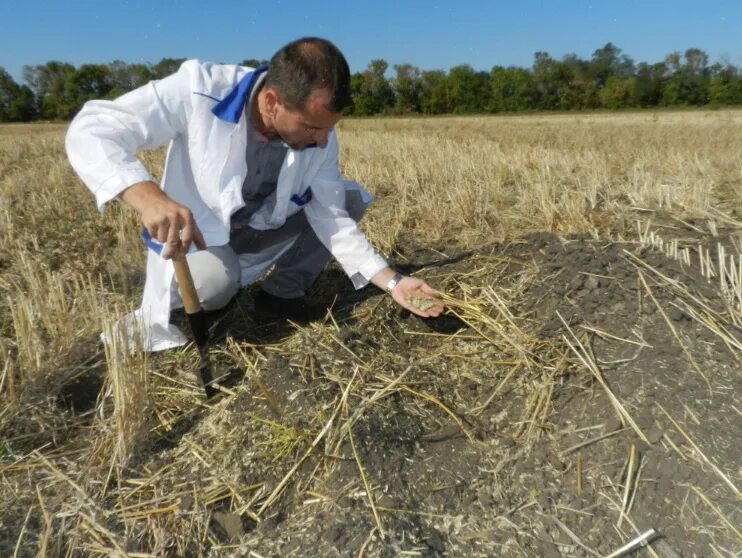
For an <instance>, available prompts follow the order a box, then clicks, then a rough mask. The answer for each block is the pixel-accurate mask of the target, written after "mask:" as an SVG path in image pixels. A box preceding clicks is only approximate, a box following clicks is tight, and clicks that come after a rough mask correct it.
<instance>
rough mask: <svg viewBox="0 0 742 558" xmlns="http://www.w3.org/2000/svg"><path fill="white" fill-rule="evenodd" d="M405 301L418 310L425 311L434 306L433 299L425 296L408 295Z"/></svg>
mask: <svg viewBox="0 0 742 558" xmlns="http://www.w3.org/2000/svg"><path fill="white" fill-rule="evenodd" d="M405 301H406V302H407V304H409V305H410V306H412V307H414V308H416V309H418V310H420V312H425V311H426V310H430V309H431V308H433V306H435V300H433V299H432V298H430V297H427V296H408V297H407V298H406V299H405Z"/></svg>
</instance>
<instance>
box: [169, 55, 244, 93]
mask: <svg viewBox="0 0 742 558" xmlns="http://www.w3.org/2000/svg"><path fill="white" fill-rule="evenodd" d="M180 71H181V72H187V73H188V74H189V75H190V76H191V84H192V85H193V88H194V90H198V89H204V90H206V91H210V92H217V91H219V90H221V89H227V90H230V89H231V88H232V87H234V86H235V85H237V84H238V83H239V81H240V80H241V79H242V78H243V77H244V76H245V74H247V73H249V72H252V71H253V69H252V68H248V67H246V66H239V65H237V64H217V63H214V62H206V61H203V60H199V59H197V58H194V59H191V60H186V61H185V62H183V64H182V65H181V67H180Z"/></svg>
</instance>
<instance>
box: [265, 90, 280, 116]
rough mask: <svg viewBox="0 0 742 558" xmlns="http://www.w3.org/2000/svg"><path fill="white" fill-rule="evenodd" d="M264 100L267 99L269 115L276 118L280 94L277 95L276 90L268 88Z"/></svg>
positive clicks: (266, 104)
mask: <svg viewBox="0 0 742 558" xmlns="http://www.w3.org/2000/svg"><path fill="white" fill-rule="evenodd" d="M263 99H265V108H266V110H267V111H268V114H270V115H271V116H275V115H276V110H277V109H278V93H276V90H275V89H273V88H272V87H267V88H266V89H265V93H264V97H263Z"/></svg>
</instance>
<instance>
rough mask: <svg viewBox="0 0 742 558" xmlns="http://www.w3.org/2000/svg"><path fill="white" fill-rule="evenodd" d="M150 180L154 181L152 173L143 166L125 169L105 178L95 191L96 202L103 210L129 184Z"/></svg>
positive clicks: (99, 208) (100, 209)
mask: <svg viewBox="0 0 742 558" xmlns="http://www.w3.org/2000/svg"><path fill="white" fill-rule="evenodd" d="M148 181H152V175H150V174H149V173H148V172H147V171H146V170H144V169H142V168H134V169H125V170H122V171H119V172H117V173H116V174H114V175H113V176H111V177H110V178H108V179H107V180H105V181H104V182H103V183H102V184H101V185H100V187H99V188H98V189H97V190H96V191H95V202H96V204H97V205H98V211H103V209H104V208H105V207H106V204H108V202H110V201H111V200H112V199H114V198H116V197H117V196H118V195H119V194H121V192H123V191H124V190H126V189H127V188H128V187H129V186H133V185H134V184H137V183H139V182H148Z"/></svg>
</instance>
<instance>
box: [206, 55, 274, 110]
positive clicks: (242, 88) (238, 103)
mask: <svg viewBox="0 0 742 558" xmlns="http://www.w3.org/2000/svg"><path fill="white" fill-rule="evenodd" d="M267 69H268V66H260V67H259V68H257V69H255V70H253V71H252V72H250V73H249V74H246V75H245V76H244V77H243V78H242V79H241V80H240V82H239V83H238V84H237V85H236V86H235V88H234V89H232V91H230V92H229V94H228V95H227V96H226V97H224V99H222V100H221V101H219V102H218V103H217V104H216V105H215V106H214V108H213V109H211V112H212V113H214V116H216V117H217V118H219V119H221V120H224V121H225V122H231V123H232V124H237V122H239V120H240V116H242V111H243V110H244V109H245V103H246V102H247V101H248V100H249V99H250V91H252V88H253V85H255V82H256V80H257V78H258V76H260V74H262V73H263V72H265V71H266V70H267Z"/></svg>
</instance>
